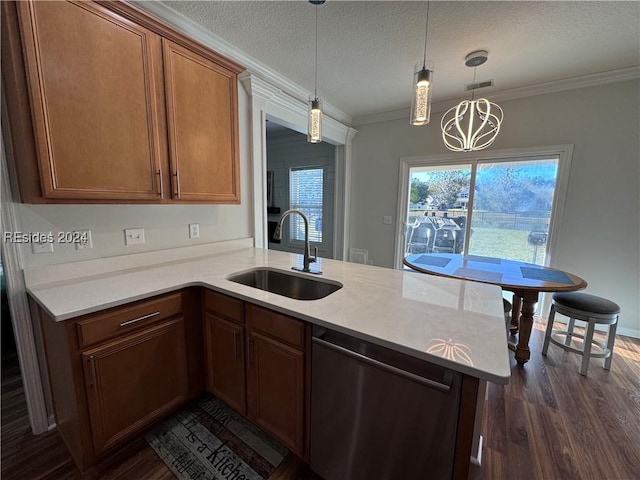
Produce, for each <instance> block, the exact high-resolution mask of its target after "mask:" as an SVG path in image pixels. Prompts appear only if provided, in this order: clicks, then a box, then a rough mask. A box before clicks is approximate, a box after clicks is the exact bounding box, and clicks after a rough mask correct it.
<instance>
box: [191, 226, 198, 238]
mask: <svg viewBox="0 0 640 480" xmlns="http://www.w3.org/2000/svg"><path fill="white" fill-rule="evenodd" d="M189 238H200V224H199V223H190V224H189Z"/></svg>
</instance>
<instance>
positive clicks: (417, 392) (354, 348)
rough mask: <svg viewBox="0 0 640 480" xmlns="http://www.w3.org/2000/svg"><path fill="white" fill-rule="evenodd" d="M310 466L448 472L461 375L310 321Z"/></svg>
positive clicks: (356, 471) (408, 478) (404, 473)
mask: <svg viewBox="0 0 640 480" xmlns="http://www.w3.org/2000/svg"><path fill="white" fill-rule="evenodd" d="M311 368H312V372H311V451H310V464H311V469H312V470H313V471H315V472H316V473H318V474H319V475H321V476H322V477H323V478H324V479H325V480H360V479H363V480H364V479H366V480H386V479H389V480H393V479H403V480H413V479H450V478H451V476H452V472H453V460H454V453H455V441H456V427H457V419H458V411H459V403H460V400H459V399H460V388H461V383H462V375H461V374H459V373H457V372H454V371H451V370H448V369H446V368H443V367H440V366H438V365H434V364H431V363H428V362H425V361H422V360H419V359H415V358H413V357H409V356H407V355H403V354H399V353H397V352H395V351H392V350H389V349H387V348H383V347H380V346H377V345H374V344H371V343H367V342H363V341H360V340H357V339H355V338H353V337H350V336H347V335H344V334H341V333H338V332H334V331H331V330H324V329H320V328H318V327H316V329H315V330H314V336H313V346H312V367H311Z"/></svg>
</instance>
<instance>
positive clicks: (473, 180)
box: [396, 151, 568, 266]
mask: <svg viewBox="0 0 640 480" xmlns="http://www.w3.org/2000/svg"><path fill="white" fill-rule="evenodd" d="M566 156H567V155H563V152H561V151H560V152H558V153H557V154H546V155H532V154H529V155H526V154H523V155H504V154H503V155H497V156H496V157H495V158H492V157H485V158H481V157H478V158H473V159H468V158H467V157H464V159H460V160H459V161H456V160H455V159H444V160H443V159H442V158H439V159H433V160H431V159H424V160H423V161H421V160H420V159H410V161H407V162H406V163H405V164H404V166H403V168H402V169H401V170H402V175H404V176H405V178H404V179H403V181H401V186H403V187H404V189H405V190H404V191H401V202H402V204H401V207H404V208H402V209H400V210H399V214H400V216H401V218H402V219H403V224H402V229H401V230H402V231H401V232H399V233H400V235H399V238H400V239H401V242H402V243H401V245H398V247H399V248H397V249H396V250H397V254H398V258H397V265H398V266H399V265H400V264H401V261H402V257H404V256H406V255H410V254H415V253H463V254H471V255H483V256H490V257H500V258H507V259H512V260H519V261H523V262H529V263H535V264H539V265H548V264H549V256H548V245H549V242H550V237H551V235H552V228H551V227H552V221H553V217H554V216H557V215H559V214H560V212H561V210H562V201H561V197H563V195H564V193H563V192H559V190H562V188H559V187H560V186H561V185H563V184H566V179H565V180H563V181H562V182H561V181H560V173H561V171H563V172H564V175H565V176H566V174H567V173H568V168H567V167H568V166H567V165H565V168H564V169H561V158H563V157H566ZM567 163H568V161H567ZM401 166H402V165H401Z"/></svg>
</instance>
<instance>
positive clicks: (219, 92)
mask: <svg viewBox="0 0 640 480" xmlns="http://www.w3.org/2000/svg"><path fill="white" fill-rule="evenodd" d="M0 9H2V28H1V29H0V35H2V42H0V43H1V50H2V80H3V87H4V90H5V92H6V95H5V97H6V98H7V112H8V116H9V122H6V123H7V125H5V124H4V122H3V131H4V132H5V134H6V135H7V138H11V141H12V145H13V149H11V152H12V157H11V158H10V161H11V166H14V167H15V168H14V170H15V172H16V177H17V183H18V184H19V186H20V193H21V198H22V201H24V202H28V203H181V202H191V203H236V204H237V203H240V166H239V155H238V152H239V147H238V85H237V82H238V74H239V73H240V72H242V70H243V68H242V67H240V66H239V65H237V64H236V63H234V62H233V61H231V60H229V59H227V58H224V57H222V56H220V55H218V54H217V53H215V52H213V51H211V50H210V49H208V48H206V47H204V46H203V45H201V44H199V43H197V42H195V41H194V40H192V39H190V38H189V37H187V36H185V35H183V34H182V33H180V32H178V31H176V30H174V29H172V28H171V27H169V26H167V25H166V24H164V23H162V22H160V21H157V20H155V19H154V18H152V17H150V16H149V15H147V14H146V13H144V12H143V11H141V10H139V9H138V8H137V7H136V6H135V5H132V4H130V3H128V2H121V1H112V2H107V1H104V2H91V1H64V2H63V1H56V2H45V1H34V0H29V1H23V2H0Z"/></svg>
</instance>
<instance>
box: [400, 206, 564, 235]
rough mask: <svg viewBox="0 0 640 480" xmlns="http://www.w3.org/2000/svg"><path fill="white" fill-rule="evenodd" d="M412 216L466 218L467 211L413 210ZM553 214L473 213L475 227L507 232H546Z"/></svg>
mask: <svg viewBox="0 0 640 480" xmlns="http://www.w3.org/2000/svg"><path fill="white" fill-rule="evenodd" d="M409 215H410V216H414V217H415V216H423V215H427V216H430V217H431V216H435V217H449V218H456V217H460V216H462V217H466V216H467V211H466V210H461V209H455V210H453V209H452V210H427V211H425V210H411V212H410V213H409ZM550 218H551V212H515V213H496V212H483V211H475V212H473V226H474V227H480V228H503V229H507V230H526V231H535V230H541V231H544V232H546V231H547V230H548V228H549V220H550Z"/></svg>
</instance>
